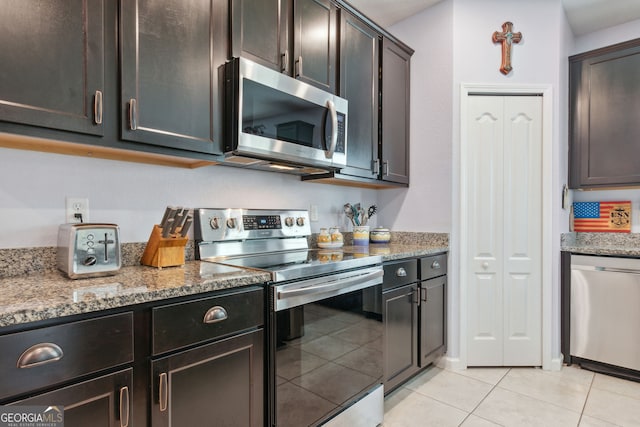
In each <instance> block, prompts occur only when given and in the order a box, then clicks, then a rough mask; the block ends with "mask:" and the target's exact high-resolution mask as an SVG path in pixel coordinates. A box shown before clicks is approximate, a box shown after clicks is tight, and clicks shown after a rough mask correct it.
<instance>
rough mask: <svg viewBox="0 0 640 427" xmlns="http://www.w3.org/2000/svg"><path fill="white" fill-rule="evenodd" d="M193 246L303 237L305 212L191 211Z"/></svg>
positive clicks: (308, 229)
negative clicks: (197, 244)
mask: <svg viewBox="0 0 640 427" xmlns="http://www.w3.org/2000/svg"><path fill="white" fill-rule="evenodd" d="M194 225H195V227H194V237H195V240H196V242H222V241H230V240H251V239H273V238H289V237H306V236H309V235H310V234H311V226H310V222H309V212H308V211H306V210H276V209H208V208H200V209H196V211H195V221H194Z"/></svg>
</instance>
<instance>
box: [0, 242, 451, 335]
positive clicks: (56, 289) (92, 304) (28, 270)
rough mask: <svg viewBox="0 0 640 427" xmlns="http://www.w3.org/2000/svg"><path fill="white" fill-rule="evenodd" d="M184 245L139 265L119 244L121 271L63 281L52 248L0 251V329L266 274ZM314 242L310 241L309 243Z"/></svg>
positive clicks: (129, 247) (416, 252)
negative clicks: (172, 262)
mask: <svg viewBox="0 0 640 427" xmlns="http://www.w3.org/2000/svg"><path fill="white" fill-rule="evenodd" d="M189 243H190V244H189V245H188V247H187V253H186V259H187V262H186V264H185V265H184V266H183V267H171V268H164V269H161V270H159V269H157V268H153V267H145V266H140V265H139V264H138V263H139V260H140V256H141V254H142V251H143V250H144V246H145V244H144V243H125V244H123V245H122V264H123V267H122V269H121V270H120V271H119V272H118V273H117V274H116V275H114V276H107V277H101V278H93V279H78V280H71V279H68V278H67V277H66V276H65V275H64V274H63V273H61V272H59V271H58V270H57V269H56V266H55V251H56V249H55V248H19V249H2V250H0V295H1V296H0V327H5V326H10V325H19V324H23V323H28V322H34V321H39V320H47V319H54V318H57V317H63V316H70V315H75V314H82V313H90V312H97V311H101V310H108V309H113V308H119V307H125V306H129V305H134V304H140V303H145V302H151V301H161V300H164V299H168V298H174V297H180V296H187V295H195V294H199V293H205V292H211V291H217V290H223V289H229V288H235V287H240V286H246V285H251V284H262V283H264V282H266V281H268V280H269V279H270V276H269V274H268V273H259V272H256V271H251V270H244V269H238V268H233V267H226V266H220V265H216V264H211V263H205V262H202V263H201V262H199V261H192V260H193V244H192V243H191V242H189ZM315 243H316V242H315V241H314V240H313V239H311V240H310V247H312V248H315V247H316V244H315ZM345 243H346V244H347V246H344V248H343V250H344V251H349V252H361V253H368V254H370V255H381V256H382V259H383V261H392V260H396V259H402V258H411V257H421V256H427V255H432V254H437V253H442V252H446V251H448V250H449V236H448V235H447V234H444V233H411V232H392V235H391V243H390V244H378V243H371V244H369V245H367V246H350V244H351V243H352V239H351V236H350V233H345Z"/></svg>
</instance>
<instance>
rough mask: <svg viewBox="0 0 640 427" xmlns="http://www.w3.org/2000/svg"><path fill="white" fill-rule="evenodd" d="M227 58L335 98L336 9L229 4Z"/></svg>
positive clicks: (272, 1) (287, 0)
mask: <svg viewBox="0 0 640 427" xmlns="http://www.w3.org/2000/svg"><path fill="white" fill-rule="evenodd" d="M230 3H231V19H230V22H231V34H232V41H231V56H235V57H239V56H243V57H245V58H248V59H250V60H253V61H255V62H257V63H259V64H261V65H264V66H266V67H269V68H272V69H274V70H277V71H279V72H281V73H284V74H287V75H290V76H293V77H295V78H297V79H300V80H302V81H304V82H306V83H309V84H312V85H314V86H316V87H319V88H321V89H324V90H327V91H329V92H332V93H336V74H337V50H336V41H337V32H336V28H337V20H338V9H337V7H336V6H335V5H334V4H333V3H332V2H330V1H329V0H234V1H232V2H230Z"/></svg>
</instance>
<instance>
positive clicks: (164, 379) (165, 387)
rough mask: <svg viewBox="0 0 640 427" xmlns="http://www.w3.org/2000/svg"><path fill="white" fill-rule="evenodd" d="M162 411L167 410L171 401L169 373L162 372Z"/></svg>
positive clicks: (160, 393)
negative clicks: (168, 382)
mask: <svg viewBox="0 0 640 427" xmlns="http://www.w3.org/2000/svg"><path fill="white" fill-rule="evenodd" d="M158 394H159V399H158V400H159V401H160V412H164V411H166V410H167V404H168V402H169V385H168V384H167V373H166V372H163V373H161V374H160V390H159V393H158Z"/></svg>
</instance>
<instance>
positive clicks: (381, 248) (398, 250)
mask: <svg viewBox="0 0 640 427" xmlns="http://www.w3.org/2000/svg"><path fill="white" fill-rule="evenodd" d="M343 249H344V250H345V251H347V252H362V253H368V254H369V255H380V256H382V261H383V262H385V261H394V260H397V259H403V258H413V257H422V256H428V255H434V254H439V253H442V252H447V251H448V250H449V248H448V246H443V245H440V244H434V245H424V244H403V243H390V244H380V243H370V244H369V245H368V246H344V247H343Z"/></svg>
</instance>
